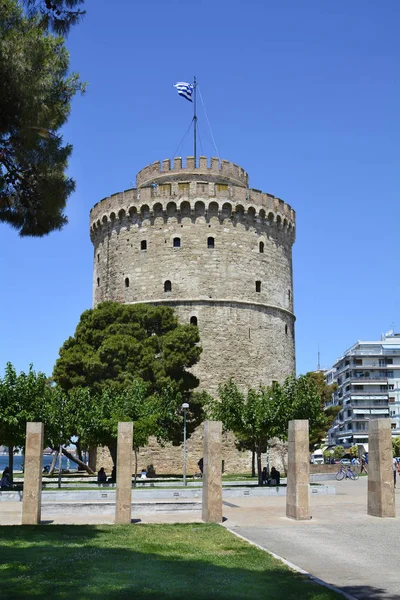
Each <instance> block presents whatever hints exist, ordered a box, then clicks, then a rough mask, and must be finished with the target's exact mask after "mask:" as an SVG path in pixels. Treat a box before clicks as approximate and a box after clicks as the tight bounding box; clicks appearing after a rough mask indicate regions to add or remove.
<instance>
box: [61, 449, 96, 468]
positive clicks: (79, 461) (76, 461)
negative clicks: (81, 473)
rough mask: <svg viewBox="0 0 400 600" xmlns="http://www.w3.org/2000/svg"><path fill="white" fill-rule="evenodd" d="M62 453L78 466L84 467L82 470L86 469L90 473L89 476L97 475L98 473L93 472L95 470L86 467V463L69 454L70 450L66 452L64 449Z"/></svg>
mask: <svg viewBox="0 0 400 600" xmlns="http://www.w3.org/2000/svg"><path fill="white" fill-rule="evenodd" d="M62 453H63V454H64V456H66V457H67V458H69V459H70V460H72V461H73V462H74V463H76V464H77V465H79V466H80V467H82V469H84V470H85V471H86V472H87V473H89V475H96V473H95V472H94V471H93V469H91V468H90V467H88V466H87V465H85V463H84V462H82V461H81V460H79V458H76V456H73V454H71V453H70V452H68V450H66V449H65V448H63V449H62Z"/></svg>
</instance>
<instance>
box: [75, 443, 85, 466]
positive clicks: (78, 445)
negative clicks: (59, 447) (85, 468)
mask: <svg viewBox="0 0 400 600" xmlns="http://www.w3.org/2000/svg"><path fill="white" fill-rule="evenodd" d="M74 444H75V447H76V453H77V455H78V458H79V460H80V461H81V462H83V457H82V448H81V443H80V441H79V440H76V442H74Z"/></svg>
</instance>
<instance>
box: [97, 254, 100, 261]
mask: <svg viewBox="0 0 400 600" xmlns="http://www.w3.org/2000/svg"><path fill="white" fill-rule="evenodd" d="M97 262H100V254H98V255H97Z"/></svg>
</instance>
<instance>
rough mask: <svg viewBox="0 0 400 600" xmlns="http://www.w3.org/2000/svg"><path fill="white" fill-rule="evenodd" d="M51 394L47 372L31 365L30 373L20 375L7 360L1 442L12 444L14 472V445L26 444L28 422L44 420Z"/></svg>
mask: <svg viewBox="0 0 400 600" xmlns="http://www.w3.org/2000/svg"><path fill="white" fill-rule="evenodd" d="M47 394H48V382H47V378H46V376H45V375H44V373H36V372H35V371H34V370H33V368H32V365H31V366H30V368H29V371H28V373H25V372H23V371H22V372H21V373H19V374H18V373H17V372H16V370H15V368H14V367H13V365H12V364H11V363H7V365H6V368H5V374H4V377H0V443H1V444H4V445H5V446H8V450H9V467H10V471H11V472H12V469H13V454H14V448H15V447H16V446H24V445H25V435H26V423H27V421H35V420H39V421H40V420H41V415H42V412H43V403H44V398H45V397H46V396H47Z"/></svg>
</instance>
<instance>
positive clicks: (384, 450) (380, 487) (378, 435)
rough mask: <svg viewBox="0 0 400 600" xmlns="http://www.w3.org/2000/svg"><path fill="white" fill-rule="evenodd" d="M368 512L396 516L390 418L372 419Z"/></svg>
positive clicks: (376, 514)
mask: <svg viewBox="0 0 400 600" xmlns="http://www.w3.org/2000/svg"><path fill="white" fill-rule="evenodd" d="M368 514H369V515H371V516H372V517H395V516H396V506H395V499H394V480H393V452H392V429H391V422H390V419H371V420H370V421H369V428H368Z"/></svg>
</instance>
